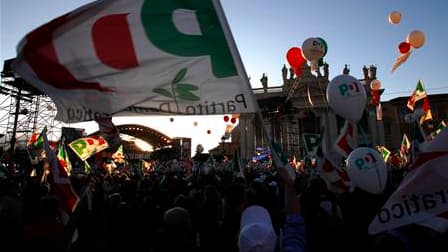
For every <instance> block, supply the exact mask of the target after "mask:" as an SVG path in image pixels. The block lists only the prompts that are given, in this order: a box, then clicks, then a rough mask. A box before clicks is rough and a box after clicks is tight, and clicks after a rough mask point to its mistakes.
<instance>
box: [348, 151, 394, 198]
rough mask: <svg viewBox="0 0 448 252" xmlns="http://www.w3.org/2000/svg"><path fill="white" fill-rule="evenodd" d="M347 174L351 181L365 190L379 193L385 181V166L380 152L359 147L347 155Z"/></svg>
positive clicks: (384, 185)
mask: <svg viewBox="0 0 448 252" xmlns="http://www.w3.org/2000/svg"><path fill="white" fill-rule="evenodd" d="M346 162H347V174H348V176H349V177H350V180H351V181H352V183H353V184H354V185H355V186H357V187H359V188H361V189H362V190H364V191H366V192H370V193H373V194H380V193H382V192H383V191H384V188H385V187H386V182H387V168H386V163H385V162H384V159H383V157H382V156H381V154H380V153H379V152H378V151H377V150H375V149H372V148H368V147H359V148H356V149H355V150H353V151H352V152H351V153H350V155H348V157H347V160H346Z"/></svg>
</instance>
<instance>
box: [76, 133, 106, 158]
mask: <svg viewBox="0 0 448 252" xmlns="http://www.w3.org/2000/svg"><path fill="white" fill-rule="evenodd" d="M69 146H70V148H71V149H72V150H73V151H74V152H75V153H76V154H77V155H78V157H79V158H80V159H81V160H82V161H86V160H87V159H88V158H89V157H91V156H92V155H95V154H96V153H98V152H100V151H103V150H105V149H107V148H108V147H109V145H108V144H107V142H106V140H105V139H104V138H103V137H101V136H96V135H92V136H89V137H84V138H78V139H75V140H74V141H73V142H71V143H70V144H69Z"/></svg>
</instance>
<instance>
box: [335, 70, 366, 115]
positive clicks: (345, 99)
mask: <svg viewBox="0 0 448 252" xmlns="http://www.w3.org/2000/svg"><path fill="white" fill-rule="evenodd" d="M327 100H328V105H329V106H330V107H331V108H332V109H333V111H334V112H335V113H336V114H338V115H340V116H341V117H343V118H344V119H346V120H348V121H350V122H353V123H357V122H358V121H359V120H361V117H362V115H363V113H364V109H365V107H366V100H367V95H366V90H365V88H364V85H363V84H362V83H361V82H360V81H359V80H357V79H356V78H355V77H353V76H351V75H348V74H342V75H338V76H336V77H334V78H333V79H332V80H331V81H330V83H329V84H328V86H327Z"/></svg>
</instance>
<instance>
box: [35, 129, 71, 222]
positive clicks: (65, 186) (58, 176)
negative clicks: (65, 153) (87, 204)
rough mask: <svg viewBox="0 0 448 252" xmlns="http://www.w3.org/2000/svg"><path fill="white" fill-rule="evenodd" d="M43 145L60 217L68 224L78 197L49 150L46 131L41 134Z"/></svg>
mask: <svg viewBox="0 0 448 252" xmlns="http://www.w3.org/2000/svg"><path fill="white" fill-rule="evenodd" d="M42 136H43V145H44V148H45V152H46V155H47V156H46V158H47V162H48V164H49V167H50V171H51V172H50V174H51V176H52V178H53V180H52V185H51V186H52V187H53V190H52V191H54V194H55V196H56V198H57V199H58V208H59V211H60V213H61V215H62V218H63V221H64V224H67V223H68V220H69V218H70V215H72V214H73V212H74V211H75V209H76V207H77V206H78V203H79V196H78V195H77V194H76V193H75V191H74V190H73V187H72V185H71V182H70V177H69V175H68V173H67V171H66V170H65V168H64V167H63V166H62V165H61V163H60V162H59V160H58V158H57V156H56V154H55V151H54V150H52V149H51V148H50V145H49V144H48V139H47V132H46V130H45V131H43V132H42Z"/></svg>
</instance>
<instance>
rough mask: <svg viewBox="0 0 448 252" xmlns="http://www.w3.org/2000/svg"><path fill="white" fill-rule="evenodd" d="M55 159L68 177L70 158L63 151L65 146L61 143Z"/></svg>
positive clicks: (70, 168) (65, 151)
mask: <svg viewBox="0 0 448 252" xmlns="http://www.w3.org/2000/svg"><path fill="white" fill-rule="evenodd" d="M57 159H58V161H59V164H60V165H61V166H62V167H63V168H64V170H65V171H66V172H67V175H68V176H70V173H71V171H72V163H71V162H70V158H69V157H68V152H67V150H66V149H65V144H64V142H63V141H62V142H61V143H60V144H59V147H58V155H57Z"/></svg>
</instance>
